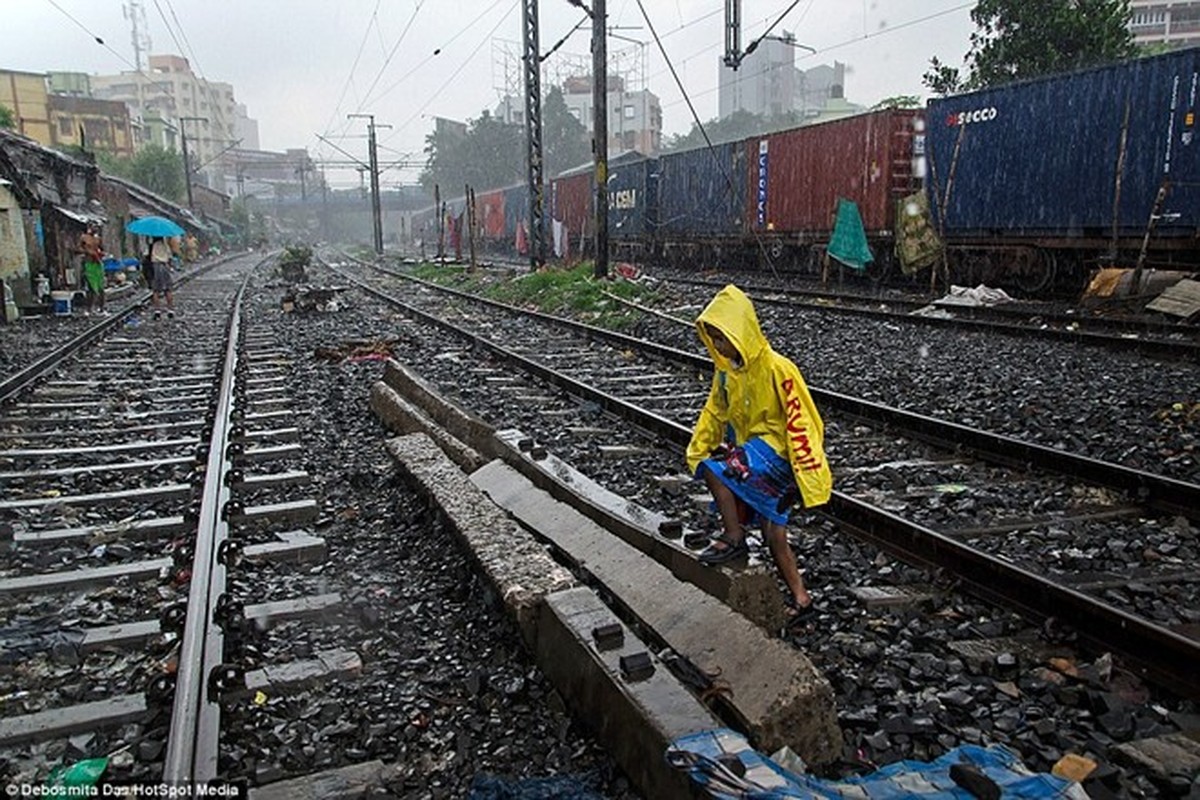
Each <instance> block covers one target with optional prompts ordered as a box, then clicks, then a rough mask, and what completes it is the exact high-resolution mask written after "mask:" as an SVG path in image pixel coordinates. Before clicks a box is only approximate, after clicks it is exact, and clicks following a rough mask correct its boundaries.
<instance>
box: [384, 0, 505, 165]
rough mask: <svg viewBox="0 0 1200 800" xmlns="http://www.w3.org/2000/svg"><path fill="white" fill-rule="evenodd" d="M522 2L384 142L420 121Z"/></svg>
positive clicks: (500, 21)
mask: <svg viewBox="0 0 1200 800" xmlns="http://www.w3.org/2000/svg"><path fill="white" fill-rule="evenodd" d="M520 2H521V0H513V4H512V5H511V6H509V8H508V11H506V12H504V14H503V15H502V16H501V17H500V19H499V20H497V22H496V24H495V25H494V26H492V29H491V30H490V31H488V33H487V35H486V36H485V37H484V38H483V39H482V40H481V41H480V42H479V44H478V45H476V46H475V49H474V50H472V51H471V52H470V53H469V54H467V57H466V59H465V60H464V61H463V63H462V64H460V65H459V67H458V69H456V70H454V72H452V73H451V74H450V77H448V78H446V80H445V82H444V83H442V85H441V86H439V87H438V88H437V89H436V90H435V91H434V93H433V95H432V96H431V97H430V98H429V99H428V100H426V101H425V103H424V105H422V106H421V107H420V108H418V109H417V110H416V111H415V112H414V113H413V115H412V116H411V117H409V118H408V119H407V120H405V121H404V123H403V124H402V125H399V126H397V127H396V130H395V131H393V132H392V134H391V135H389V136H388V137H387V139H384V141H389V140H391V139H392V137H394V136H395V135H396V134H398V133H399V132H400V131H402V130H404V129H405V128H407V127H408V126H409V125H410V124H412V122H413V120H415V119H418V118H419V117H420V116H421V113H422V112H423V111H424V110H425V109H426V108H428V107H429V105H430V103H432V102H433V101H434V100H435V99H436V98H437V97H438V95H440V94H441V93H442V91H443V90H444V89H445V88H446V87H447V86H449V85H450V84H451V83H452V82H453V81H454V79H455V78H457V77H458V74H459V73H460V72H462V71H463V70H464V69H466V67H467V65H468V64H470V63H471V60H472V59H473V58H475V55H476V54H477V53H478V52H479V50H480V49H481V48H482V47H483V46H484V45H485V44H487V43H488V41H489V40H490V39H491V38H492V36H494V35H495V33H496V31H498V30H499V29H500V26H501V25H503V24H504V23H505V21H506V20H507V19H508V18H509V16H511V15H512V12H513V11H515V10H516V8H517V6H518V5H519V4H520ZM497 4H498V3H494V4H493V5H492V7H493V8H495V6H496V5H497ZM381 96H382V95H381ZM378 99H379V98H376V100H378Z"/></svg>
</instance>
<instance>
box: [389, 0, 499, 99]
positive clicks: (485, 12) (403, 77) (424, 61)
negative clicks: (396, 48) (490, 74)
mask: <svg viewBox="0 0 1200 800" xmlns="http://www.w3.org/2000/svg"><path fill="white" fill-rule="evenodd" d="M503 2H504V0H495V1H494V2H493V3H492V4H491V5H490V6H488V7H487V8H485V9H484V10H483V11H481V12H480V13H479V15H478V16H476V17H475V19H473V20H471V21H470V22H468V23H467V24H466V26H465V27H463V28H462V29H461V30H460V31H459V32H458V33H456V34H454V35H453V36H451V37H450V38H449V39H447V40H446V43H445V44H443V45H442V46H441V47H437V48H434V50H433V52H432V53H430V54H429V55H427V56H425V58H423V59H421V61H420V62H418V63H417V65H416V66H414V67H413V68H412V69H410V70H409V71H408V72H406V73H404V74H403V75H401V76H400V77H399V78H397V79H396V80H395V81H393V82H392V84H391V85H390V86H388V87H387V88H386V89H384V90H383V91H382V92H380V93H379V94H378V95H376V97H375V102H379V101H380V100H382V99H383V98H384V97H385V96H386V95H388V94H391V92H392V90H393V89H395V88H396V87H397V86H399V85H400V84H401V83H404V81H406V80H408V78H409V77H411V76H412V74H413V73H414V72H416V71H417V70H419V69H420V68H421V67H423V66H425V65H426V64H428V63H429V62H430V60H432V59H433V58H435V57H436V56H438V55H440V54H441V53H442V52H443V51H445V49H446V48H447V47H448V46H449V45H450V44H452V43H453V42H454V41H455V40H456V39H458V37H460V36H462V35H464V34H465V33H466V32H467V31H469V30H470V29H471V28H473V27H475V24H476V23H477V22H479V21H480V20H482V19H483V18H484V17H486V16H487V15H488V14H489V13H490V12H491V11H492V10H493V9H495V8H496V6H498V5H500V4H501V3H503ZM511 13H512V9H509V11H508V12H507V13H506V14H505V15H504V16H505V18H507V16H508V14H511ZM497 27H499V26H497ZM478 49H479V48H476V51H478ZM473 55H474V52H473V53H472V56H473Z"/></svg>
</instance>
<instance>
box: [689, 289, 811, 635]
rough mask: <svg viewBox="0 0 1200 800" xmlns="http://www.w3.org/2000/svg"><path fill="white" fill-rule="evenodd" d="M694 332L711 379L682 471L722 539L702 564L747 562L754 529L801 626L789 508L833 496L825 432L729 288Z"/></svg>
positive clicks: (800, 386) (804, 391)
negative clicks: (711, 510) (705, 495)
mask: <svg viewBox="0 0 1200 800" xmlns="http://www.w3.org/2000/svg"><path fill="white" fill-rule="evenodd" d="M696 330H697V333H699V335H700V340H701V341H702V342H704V345H705V346H706V347H707V348H708V352H709V354H710V355H711V356H712V359H713V363H714V364H715V365H716V369H715V371H714V373H713V379H712V388H711V389H710V390H709V394H708V400H707V401H706V402H705V404H704V408H703V409H702V410H701V412H700V419H699V421H698V422H697V423H696V429H695V431H694V432H693V433H692V439H691V441H690V442H689V443H688V448H687V463H688V468H689V469H690V470H691V471H692V472H693V473H694V474H695V475H696V476H697V477H698V478H701V479H703V480H704V482H705V484H706V485H707V486H708V489H709V491H710V492H712V495H713V500H714V502H715V504H716V506H717V511H718V512H719V513H720V515H721V525H722V528H723V530H724V532H723V533H722V535H721V536H719V537H718V538H716V539H714V540H713V541H712V542H711V543H710V544H709V546H708V547H707V548H706V549H705V550H704V551H703V552H702V553H701V554H700V560H701V561H702V562H704V563H706V564H720V563H724V562H726V561H732V560H734V559H736V558H740V557H742V556H744V555H746V553H747V547H746V530H745V527H744V525H746V524H749V523H750V522H752V521H754V519H755V518H758V519H761V521H762V528H763V536H764V538H765V539H766V542H767V545H768V547H769V548H770V550H771V556H772V558H774V560H775V565H776V566H777V567H778V568H779V572H780V575H781V576H782V577H783V581H784V583H785V584H787V587H788V590H789V592H790V595H789V596H788V597H787V598H786V600H787V604H788V606H789V608H791V609H792V611H793V618H792V623H795V622H799V621H803V620H806V619H808V618H811V617H812V616H813V615H814V613H815V610H814V609H813V606H812V596H811V595H809V593H808V590H807V589H806V588H805V586H804V581H803V580H802V579H801V577H800V572H799V570H798V569H797V567H796V556H795V554H794V553H793V552H792V549H791V547H790V546H789V545H788V540H787V521H788V514H789V512H790V510H791V507H792V505H793V504H794V503H795V501H796V500H797V499H799V500H800V501H801V502H802V503H803V505H804V507H805V508H811V507H813V506H819V505H822V504H823V503H825V502H826V501H828V500H829V496H830V494H831V493H832V491H833V477H832V475H831V473H830V471H829V463H828V462H827V461H826V459H825V451H824V448H823V441H824V433H825V426H824V425H823V423H822V422H821V416H820V414H818V413H817V409H816V406H815V405H814V404H813V401H812V397H811V396H810V395H809V393H808V387H807V386H806V385H805V383H804V378H803V377H802V376H801V375H800V370H799V369H798V368H797V367H796V365H795V364H793V363H792V362H791V360H789V359H788V358H786V357H784V356H782V355H780V354H779V353H776V352H775V351H774V350H772V349H771V345H770V344H769V343H768V342H767V338H766V336H764V335H763V332H762V329H761V328H760V327H759V324H758V316H757V315H756V314H755V313H754V306H753V304H751V302H750V298H748V297H746V295H745V294H744V293H743V292H742V291H741V290H740V289H738V288H737V287H736V286H733V285H732V284H731V285H729V286H726V287H725V288H724V289H722V290H721V291H720V292H718V293H717V295H716V296H715V297H714V298H713V299H712V301H711V302H710V303H709V304H708V306H707V307H705V309H704V310H703V311H702V312H701V313H700V316H699V317H697V319H696Z"/></svg>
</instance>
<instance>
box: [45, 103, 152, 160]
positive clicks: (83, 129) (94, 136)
mask: <svg viewBox="0 0 1200 800" xmlns="http://www.w3.org/2000/svg"><path fill="white" fill-rule="evenodd" d="M47 110H48V113H49V116H50V122H51V125H50V144H51V145H52V146H54V147H59V148H63V147H71V146H76V147H82V148H84V149H85V150H89V151H92V152H104V153H111V154H112V155H115V156H122V157H125V158H132V157H133V154H134V152H135V150H136V149H137V148H136V146H135V144H136V143H135V141H134V134H133V126H132V124H131V122H130V119H129V107H128V106H127V105H125V104H124V103H120V102H117V101H115V100H97V99H95V98H92V97H72V96H70V95H60V94H51V95H50V96H49V98H48V99H47Z"/></svg>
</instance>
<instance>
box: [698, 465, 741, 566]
mask: <svg viewBox="0 0 1200 800" xmlns="http://www.w3.org/2000/svg"><path fill="white" fill-rule="evenodd" d="M704 484H705V485H706V486H707V487H708V491H710V492H712V496H713V500H714V501H715V502H716V504H717V512H718V513H719V514H720V515H721V527H722V528H724V529H725V538H726V539H728V540H729V541H731V542H734V543H735V544H736V543H739V542H741V541H742V539H744V538H746V532H745V531H743V530H742V526H741V524H740V523H739V522H738V510H737V498H736V497H734V494H733V492H731V491H729V487H728V486H726V485H725V484H723V483H721V479H720V478H718V477H717V476H716V475H714V474H713V472H712V470H710V469H706V470H704ZM718 549H719V548H718Z"/></svg>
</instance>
